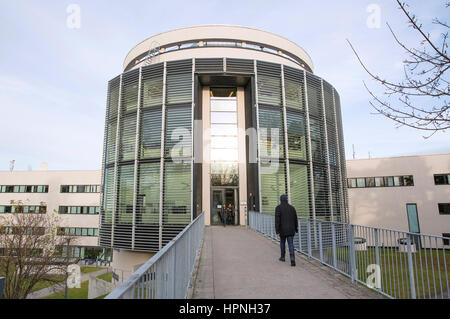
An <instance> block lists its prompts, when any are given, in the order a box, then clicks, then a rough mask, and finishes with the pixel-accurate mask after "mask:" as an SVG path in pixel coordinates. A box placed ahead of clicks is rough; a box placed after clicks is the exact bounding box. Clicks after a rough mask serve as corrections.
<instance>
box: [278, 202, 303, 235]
mask: <svg viewBox="0 0 450 319" xmlns="http://www.w3.org/2000/svg"><path fill="white" fill-rule="evenodd" d="M275 231H276V233H277V234H280V236H294V235H295V233H297V232H298V221H297V212H296V211H295V208H294V207H293V206H291V205H289V204H288V203H287V202H281V204H280V205H278V206H277V208H275Z"/></svg>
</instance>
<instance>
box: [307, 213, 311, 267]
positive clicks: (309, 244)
mask: <svg viewBox="0 0 450 319" xmlns="http://www.w3.org/2000/svg"><path fill="white" fill-rule="evenodd" d="M306 241H307V243H308V257H309V258H311V224H310V221H309V220H307V221H306Z"/></svg>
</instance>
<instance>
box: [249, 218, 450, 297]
mask: <svg viewBox="0 0 450 319" xmlns="http://www.w3.org/2000/svg"><path fill="white" fill-rule="evenodd" d="M249 226H250V228H251V229H253V230H255V231H257V232H260V233H262V234H264V235H265V236H267V237H269V238H271V239H274V240H278V241H279V238H278V237H277V236H276V234H275V218H274V215H273V214H265V213H259V212H249ZM298 230H299V231H298V233H297V234H296V235H295V236H294V246H295V249H296V250H297V251H298V252H300V253H301V254H304V255H306V256H308V258H311V259H315V260H317V261H319V262H321V263H322V264H323V265H325V266H328V267H331V268H332V269H334V270H336V271H337V272H339V273H341V274H343V275H345V276H347V277H349V278H350V279H351V280H352V282H358V283H360V284H362V285H364V286H367V287H369V288H370V289H373V290H374V291H376V292H377V293H379V294H380V295H383V296H385V297H387V298H403V299H408V298H411V299H416V298H441V299H448V298H450V284H449V280H450V271H449V266H448V265H450V246H449V245H448V243H450V238H447V237H442V236H436V235H427V234H420V233H411V232H406V231H400V230H393V229H388V228H378V227H371V226H361V225H353V224H348V223H342V222H331V221H324V220H316V219H306V218H299V219H298ZM359 238H363V239H364V240H363V241H358V240H357V239H359ZM446 243H447V244H446Z"/></svg>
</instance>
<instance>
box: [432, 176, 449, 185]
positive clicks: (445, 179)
mask: <svg viewBox="0 0 450 319" xmlns="http://www.w3.org/2000/svg"><path fill="white" fill-rule="evenodd" d="M434 184H435V185H450V174H434Z"/></svg>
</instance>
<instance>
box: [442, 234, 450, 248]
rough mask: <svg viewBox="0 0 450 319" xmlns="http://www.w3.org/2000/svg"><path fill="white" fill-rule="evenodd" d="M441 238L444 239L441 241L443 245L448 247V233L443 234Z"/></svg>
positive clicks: (449, 236)
mask: <svg viewBox="0 0 450 319" xmlns="http://www.w3.org/2000/svg"><path fill="white" fill-rule="evenodd" d="M442 237H446V238H444V239H443V240H442V242H443V244H444V245H446V246H448V245H450V233H443V234H442Z"/></svg>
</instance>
